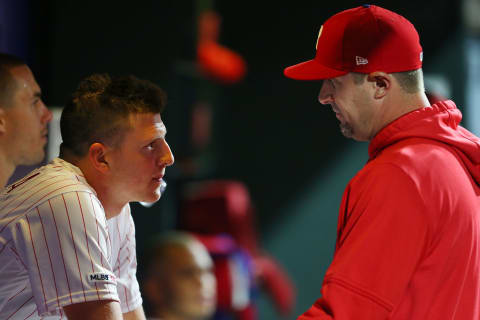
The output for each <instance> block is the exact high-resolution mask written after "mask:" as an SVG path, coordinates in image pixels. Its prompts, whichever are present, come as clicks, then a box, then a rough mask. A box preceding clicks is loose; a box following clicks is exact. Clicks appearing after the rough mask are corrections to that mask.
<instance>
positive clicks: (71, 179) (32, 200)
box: [0, 158, 142, 319]
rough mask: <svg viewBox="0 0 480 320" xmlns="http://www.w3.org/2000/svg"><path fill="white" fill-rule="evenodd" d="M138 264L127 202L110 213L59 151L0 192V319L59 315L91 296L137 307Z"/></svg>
mask: <svg viewBox="0 0 480 320" xmlns="http://www.w3.org/2000/svg"><path fill="white" fill-rule="evenodd" d="M136 264H137V262H136V253H135V227H134V224H133V220H132V217H131V214H130V207H129V205H126V206H125V207H124V209H123V210H122V212H121V213H120V214H119V215H118V216H116V217H114V218H111V219H108V220H107V219H106V217H105V213H104V210H103V207H102V205H101V203H100V201H99V200H98V198H97V196H96V193H95V191H94V190H93V189H92V188H91V187H90V186H89V185H88V183H87V182H86V180H85V178H84V177H83V174H82V172H81V170H80V169H79V168H77V167H75V166H73V165H72V164H70V163H68V162H66V161H63V160H61V159H58V158H57V159H55V160H53V161H52V162H51V163H50V164H48V165H46V166H44V167H41V168H39V169H37V170H34V171H32V172H31V173H30V174H28V175H27V176H26V177H25V178H23V179H21V180H19V181H18V182H16V183H14V184H12V185H10V186H8V187H6V188H5V189H4V191H3V193H2V194H1V195H0V319H39V318H41V317H48V318H47V319H60V318H64V314H63V311H62V307H63V306H66V305H69V304H73V303H81V302H87V301H94V300H116V301H120V305H121V309H122V312H128V311H131V310H134V309H136V308H138V307H139V306H140V305H141V303H142V299H141V296H140V291H139V286H138V282H137V279H136V276H135V273H136ZM50 316H51V318H50Z"/></svg>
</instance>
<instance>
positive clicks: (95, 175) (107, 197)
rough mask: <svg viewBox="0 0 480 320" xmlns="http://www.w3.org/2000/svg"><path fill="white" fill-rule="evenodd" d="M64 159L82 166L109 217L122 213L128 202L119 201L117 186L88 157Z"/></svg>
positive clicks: (88, 181)
mask: <svg viewBox="0 0 480 320" xmlns="http://www.w3.org/2000/svg"><path fill="white" fill-rule="evenodd" d="M64 159H65V160H66V161H68V162H70V163H72V164H73V165H75V166H77V167H78V168H80V170H81V171H82V173H83V175H84V176H85V180H87V183H88V184H89V185H90V187H92V188H93V190H95V192H96V194H97V198H98V200H100V203H101V204H102V206H103V209H104V210H105V216H106V217H107V219H110V218H113V217H115V216H117V215H118V214H120V212H121V211H122V209H123V207H125V205H126V204H127V203H126V202H125V201H123V202H122V201H119V199H118V196H117V193H116V192H115V188H114V187H112V185H111V184H110V183H109V182H108V181H106V180H105V177H104V176H103V175H102V174H101V173H100V172H99V171H98V170H96V169H95V168H94V167H93V166H92V165H91V164H90V162H89V160H88V158H87V157H84V158H81V159H75V158H64Z"/></svg>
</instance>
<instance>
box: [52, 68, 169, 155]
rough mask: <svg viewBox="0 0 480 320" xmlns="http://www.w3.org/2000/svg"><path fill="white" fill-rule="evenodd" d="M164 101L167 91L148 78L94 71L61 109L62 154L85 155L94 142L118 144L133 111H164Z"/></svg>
mask: <svg viewBox="0 0 480 320" xmlns="http://www.w3.org/2000/svg"><path fill="white" fill-rule="evenodd" d="M165 104H166V94H165V92H164V91H163V90H162V89H161V88H160V87H158V86H157V85H155V84H154V83H152V82H150V81H148V80H142V79H138V78H136V77H134V76H132V75H129V76H122V77H110V76H109V75H108V74H94V75H91V76H89V77H87V78H85V79H84V80H82V81H81V82H80V84H79V86H78V88H77V90H76V91H75V92H74V93H73V94H72V96H71V98H70V99H69V100H68V102H67V104H66V105H65V108H64V109H63V111H62V116H61V118H60V132H61V134H62V140H63V142H62V144H61V146H60V155H63V154H65V152H70V153H71V154H73V155H74V156H78V157H81V156H84V155H85V154H86V153H87V151H88V148H89V147H90V145H92V143H95V142H100V143H104V144H107V145H110V146H112V147H115V146H116V145H117V144H118V143H119V142H121V141H122V139H123V135H124V133H125V132H126V131H127V130H128V129H129V128H130V122H129V116H130V115H131V114H137V113H161V112H162V111H163V109H164V107H165Z"/></svg>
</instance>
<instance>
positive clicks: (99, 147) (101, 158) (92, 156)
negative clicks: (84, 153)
mask: <svg viewBox="0 0 480 320" xmlns="http://www.w3.org/2000/svg"><path fill="white" fill-rule="evenodd" d="M107 151H108V148H107V147H106V146H105V145H104V144H103V143H100V142H95V143H92V145H90V148H88V159H89V160H90V163H91V164H92V166H93V167H94V168H95V169H97V170H98V171H100V172H102V173H106V172H107V171H108V170H109V168H110V166H109V163H108V161H107V157H106V154H107Z"/></svg>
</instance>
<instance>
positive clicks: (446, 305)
mask: <svg viewBox="0 0 480 320" xmlns="http://www.w3.org/2000/svg"><path fill="white" fill-rule="evenodd" d="M316 50H317V51H316V56H315V58H314V59H313V60H310V61H307V62H303V63H300V64H297V65H294V66H291V67H289V68H286V69H285V75H286V76H287V77H289V78H293V79H298V80H324V81H323V83H322V86H321V89H320V93H319V96H318V100H319V102H320V103H321V104H325V105H330V106H331V107H332V109H333V111H334V112H335V113H336V116H337V119H338V120H339V121H340V128H341V131H342V133H343V134H344V135H345V136H346V137H351V138H353V139H355V140H359V141H370V145H369V160H368V162H367V164H366V165H365V167H364V168H363V169H362V170H361V171H360V172H359V173H358V174H357V175H356V176H355V177H354V178H353V179H352V180H351V181H350V183H349V184H348V186H347V188H346V190H345V193H344V196H343V200H342V204H341V207H340V215H339V220H338V231H337V242H336V248H335V254H334V258H333V262H332V264H331V265H330V267H329V268H328V270H327V272H326V274H325V278H324V281H323V285H322V297H321V298H320V299H318V300H317V301H316V302H315V303H314V305H313V306H312V307H311V308H310V309H309V310H308V311H306V312H305V313H304V314H303V315H302V316H300V317H299V319H302V320H306V319H355V320H363V319H365V320H366V319H368V320H376V319H392V320H394V319H395V320H396V319H402V320H403V319H409V320H420V319H422V320H424V319H442V320H443V319H456V320H460V319H461V320H467V319H468V320H474V319H480V186H479V185H480V139H479V138H477V137H476V136H474V135H473V134H472V133H470V132H469V131H467V130H466V129H464V128H463V127H461V126H460V125H459V123H460V121H461V118H462V115H461V113H460V111H459V110H458V109H457V108H456V106H455V104H454V103H453V102H452V101H449V100H447V101H440V102H438V103H436V104H434V105H430V104H429V102H428V99H427V97H426V95H425V92H424V86H423V75H422V69H421V67H422V58H423V54H422V48H421V46H420V42H419V37H418V34H417V32H416V30H415V28H414V27H413V25H412V24H411V23H410V22H409V21H408V20H406V19H405V18H404V17H402V16H400V15H398V14H396V13H394V12H391V11H388V10H386V9H383V8H380V7H377V6H373V5H364V6H360V7H357V8H353V9H349V10H346V11H343V12H340V13H338V14H336V15H334V16H332V17H331V18H329V19H328V20H327V21H326V22H325V23H324V25H323V26H322V27H321V28H320V32H319V34H318V39H317V47H316Z"/></svg>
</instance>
